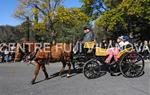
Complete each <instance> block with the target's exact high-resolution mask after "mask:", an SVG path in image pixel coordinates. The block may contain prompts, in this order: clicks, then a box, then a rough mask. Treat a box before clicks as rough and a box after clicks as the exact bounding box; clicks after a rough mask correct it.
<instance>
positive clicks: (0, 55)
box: [0, 44, 15, 63]
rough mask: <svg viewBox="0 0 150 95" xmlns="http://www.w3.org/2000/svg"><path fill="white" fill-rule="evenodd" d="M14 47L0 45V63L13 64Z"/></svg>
mask: <svg viewBox="0 0 150 95" xmlns="http://www.w3.org/2000/svg"><path fill="white" fill-rule="evenodd" d="M14 49H15V46H9V45H8V44H1V45H0V63H8V62H13V61H14V58H15V51H14Z"/></svg>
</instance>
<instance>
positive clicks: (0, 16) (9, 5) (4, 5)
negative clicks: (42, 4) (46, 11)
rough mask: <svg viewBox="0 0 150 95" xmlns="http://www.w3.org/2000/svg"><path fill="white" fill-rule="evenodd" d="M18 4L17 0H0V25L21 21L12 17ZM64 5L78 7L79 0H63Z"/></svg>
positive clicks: (15, 23) (13, 24) (16, 23)
mask: <svg viewBox="0 0 150 95" xmlns="http://www.w3.org/2000/svg"><path fill="white" fill-rule="evenodd" d="M17 6H18V0H0V25H12V26H16V25H19V24H20V23H21V22H22V21H21V20H19V19H16V18H14V17H13V13H14V11H15V9H16V7H17ZM64 6H65V7H67V8H70V7H80V6H81V3H80V2H79V0H65V2H64Z"/></svg>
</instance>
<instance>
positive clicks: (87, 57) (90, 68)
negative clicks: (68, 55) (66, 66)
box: [73, 41, 144, 79]
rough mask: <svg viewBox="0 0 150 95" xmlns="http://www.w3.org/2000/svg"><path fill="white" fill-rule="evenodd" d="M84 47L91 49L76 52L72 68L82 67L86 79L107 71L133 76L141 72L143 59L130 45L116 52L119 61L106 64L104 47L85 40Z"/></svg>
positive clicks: (96, 76)
mask: <svg viewBox="0 0 150 95" xmlns="http://www.w3.org/2000/svg"><path fill="white" fill-rule="evenodd" d="M84 49H92V52H91V53H90V54H78V55H77V57H76V58H75V60H74V64H73V66H74V68H75V69H79V68H82V69H83V73H84V76H85V77H86V78H88V79H94V78H98V77H101V76H103V75H105V74H106V73H107V72H110V73H111V74H113V73H118V74H117V75H120V74H122V75H123V76H124V77H128V78H134V77H138V76H140V75H141V74H142V73H143V70H144V59H143V58H142V56H141V55H140V54H139V53H137V52H136V51H135V50H134V49H133V48H132V47H127V48H125V49H124V50H122V51H120V52H119V54H118V58H119V61H118V62H115V61H114V59H112V60H111V62H110V64H109V65H107V69H106V63H105V62H104V61H105V59H106V57H107V53H106V50H107V49H104V48H101V47H98V46H96V43H95V41H93V42H86V43H85V44H84Z"/></svg>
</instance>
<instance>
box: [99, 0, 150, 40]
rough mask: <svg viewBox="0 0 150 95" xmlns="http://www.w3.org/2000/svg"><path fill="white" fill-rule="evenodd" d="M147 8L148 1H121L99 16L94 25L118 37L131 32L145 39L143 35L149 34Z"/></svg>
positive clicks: (149, 17) (149, 4) (149, 8)
mask: <svg viewBox="0 0 150 95" xmlns="http://www.w3.org/2000/svg"><path fill="white" fill-rule="evenodd" d="M149 6H150V0H123V1H122V2H121V3H120V4H117V6H116V7H114V8H112V9H110V10H108V11H106V12H105V13H104V14H103V15H101V16H100V17H99V18H98V19H97V21H96V24H97V26H99V27H100V26H103V27H105V28H106V30H107V31H111V32H113V33H115V34H118V35H120V34H124V33H126V32H128V33H131V32H133V33H140V34H141V37H147V36H146V35H145V33H146V34H150V32H149V27H150V7H149ZM142 31H144V32H142ZM147 38H148V37H147ZM143 39H144V38H143Z"/></svg>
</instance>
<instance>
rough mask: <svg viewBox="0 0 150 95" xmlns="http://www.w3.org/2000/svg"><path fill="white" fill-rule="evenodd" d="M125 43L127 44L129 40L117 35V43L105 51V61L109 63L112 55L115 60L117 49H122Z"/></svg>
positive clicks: (116, 58)
mask: <svg viewBox="0 0 150 95" xmlns="http://www.w3.org/2000/svg"><path fill="white" fill-rule="evenodd" d="M127 44H129V42H128V41H126V40H125V39H124V37H123V36H121V37H119V38H118V39H117V44H116V45H115V46H114V47H111V48H109V49H107V51H106V52H107V55H108V57H107V58H106V60H105V63H106V64H109V63H110V61H111V59H112V58H113V57H114V60H115V62H117V61H118V54H119V51H120V50H123V47H124V46H125V45H127Z"/></svg>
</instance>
